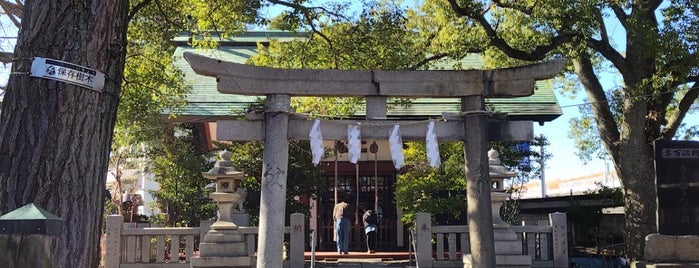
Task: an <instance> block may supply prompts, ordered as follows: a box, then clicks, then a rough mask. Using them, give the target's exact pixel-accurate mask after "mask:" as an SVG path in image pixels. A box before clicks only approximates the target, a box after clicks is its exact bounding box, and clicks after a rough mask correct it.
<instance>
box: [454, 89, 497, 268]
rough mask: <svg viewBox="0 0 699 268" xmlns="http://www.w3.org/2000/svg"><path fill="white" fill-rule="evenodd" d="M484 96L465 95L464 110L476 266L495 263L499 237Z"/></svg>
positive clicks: (471, 231)
mask: <svg viewBox="0 0 699 268" xmlns="http://www.w3.org/2000/svg"><path fill="white" fill-rule="evenodd" d="M484 101H485V100H484V98H483V97H481V96H469V97H463V98H461V110H462V112H463V114H464V135H465V138H464V161H465V163H464V166H465V169H466V178H467V183H466V200H467V202H468V210H467V215H468V232H469V234H470V246H471V260H472V264H473V267H495V237H494V234H493V219H492V214H488V213H485V212H486V211H490V210H491V206H490V205H491V202H490V191H491V186H490V173H489V170H490V169H489V166H488V156H487V153H483V152H487V151H488V143H487V140H488V117H487V115H486V114H484V113H478V112H476V113H474V111H485V102H484Z"/></svg>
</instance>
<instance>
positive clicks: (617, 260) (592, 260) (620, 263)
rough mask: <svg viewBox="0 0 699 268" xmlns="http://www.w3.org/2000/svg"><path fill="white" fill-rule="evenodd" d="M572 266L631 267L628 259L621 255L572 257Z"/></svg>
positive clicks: (582, 267)
mask: <svg viewBox="0 0 699 268" xmlns="http://www.w3.org/2000/svg"><path fill="white" fill-rule="evenodd" d="M569 259H570V261H569V263H570V267H575V268H599V267H603V268H626V267H629V264H628V262H627V261H626V259H624V258H621V257H608V258H603V257H571V258H569Z"/></svg>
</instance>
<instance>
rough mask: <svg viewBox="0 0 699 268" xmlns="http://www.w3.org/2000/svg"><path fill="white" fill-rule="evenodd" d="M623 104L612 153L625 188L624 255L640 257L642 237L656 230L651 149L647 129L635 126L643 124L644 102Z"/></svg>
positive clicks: (645, 110)
mask: <svg viewBox="0 0 699 268" xmlns="http://www.w3.org/2000/svg"><path fill="white" fill-rule="evenodd" d="M624 106H625V107H624V112H623V113H624V120H623V122H621V124H620V126H621V140H620V143H619V145H618V146H617V147H616V148H617V151H616V152H613V153H612V156H613V158H614V165H615V168H616V171H617V175H618V176H619V179H620V180H621V182H622V184H623V190H624V209H625V214H626V215H625V216H626V220H625V223H626V224H625V227H626V228H625V235H624V236H625V241H626V256H627V257H628V258H629V259H630V260H643V259H644V258H643V248H644V246H645V237H646V235H648V234H651V233H655V232H657V228H656V211H657V210H656V208H657V204H656V197H657V195H656V192H657V191H656V188H655V164H654V153H653V146H652V144H651V141H649V140H648V139H649V138H648V137H649V134H648V133H646V131H647V130H645V129H644V128H643V127H638V126H644V125H645V115H646V114H647V109H646V107H647V103H646V102H644V101H639V100H636V99H627V100H625V102H624Z"/></svg>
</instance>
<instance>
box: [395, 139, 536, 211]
mask: <svg viewBox="0 0 699 268" xmlns="http://www.w3.org/2000/svg"><path fill="white" fill-rule="evenodd" d="M407 144H408V149H407V150H405V161H406V166H407V168H406V171H405V172H404V173H403V174H400V175H399V176H398V179H397V181H396V191H395V197H396V204H397V205H398V206H399V207H400V208H401V209H403V219H402V220H403V222H406V223H408V222H412V221H413V220H414V215H415V213H417V212H428V213H431V214H433V215H435V218H436V220H437V221H438V222H439V223H440V224H465V214H464V213H465V211H466V207H467V204H466V190H465V189H466V183H467V181H466V174H465V169H464V152H463V143H462V142H449V143H440V144H439V152H440V155H441V159H442V165H441V166H440V167H439V168H432V167H430V166H429V165H428V163H427V156H426V153H425V143H422V142H409V143H407ZM529 144H530V145H531V146H532V147H540V146H544V147H546V146H548V141H547V140H546V139H545V138H543V137H539V138H536V139H535V140H534V141H531V142H529ZM490 146H491V148H493V149H495V150H497V151H498V152H499V153H500V156H499V157H500V160H501V162H502V165H503V166H505V167H508V168H509V169H510V170H512V171H515V172H517V174H518V175H517V177H516V178H512V179H510V180H511V181H512V183H511V186H512V187H511V188H510V189H509V190H508V191H509V192H511V193H513V192H517V191H521V190H522V188H521V185H522V184H523V183H525V182H527V181H528V180H529V179H531V178H536V177H538V176H539V175H540V169H539V168H538V166H535V165H531V164H529V163H525V162H523V159H527V160H528V161H529V162H535V161H539V160H540V159H541V158H542V157H544V158H545V159H548V158H549V157H550V155H547V154H544V155H543V156H542V155H541V153H540V152H541V150H539V151H538V152H537V151H534V150H533V148H531V147H529V148H526V147H525V148H521V147H519V146H517V143H513V142H498V143H491V144H490ZM516 205H517V204H516V201H513V202H511V203H509V204H508V205H507V206H504V208H503V211H501V215H502V216H503V219H505V220H508V221H511V222H516V215H517V209H516Z"/></svg>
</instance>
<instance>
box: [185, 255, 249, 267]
mask: <svg viewBox="0 0 699 268" xmlns="http://www.w3.org/2000/svg"><path fill="white" fill-rule="evenodd" d="M252 263H253V257H249V256H245V257H194V258H192V260H191V262H190V264H191V265H192V267H227V268H234V267H246V268H247V267H251V265H252Z"/></svg>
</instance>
